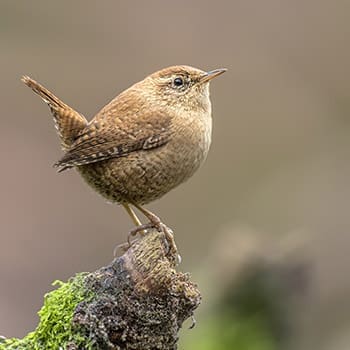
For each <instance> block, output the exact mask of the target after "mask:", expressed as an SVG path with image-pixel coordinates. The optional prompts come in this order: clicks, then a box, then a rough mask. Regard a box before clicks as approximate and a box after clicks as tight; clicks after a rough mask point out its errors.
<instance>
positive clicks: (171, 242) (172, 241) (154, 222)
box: [132, 203, 181, 260]
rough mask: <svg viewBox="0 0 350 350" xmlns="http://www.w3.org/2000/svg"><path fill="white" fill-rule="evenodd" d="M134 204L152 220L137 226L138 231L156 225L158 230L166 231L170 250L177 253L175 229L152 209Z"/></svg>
mask: <svg viewBox="0 0 350 350" xmlns="http://www.w3.org/2000/svg"><path fill="white" fill-rule="evenodd" d="M132 205H133V206H135V207H136V208H137V209H138V210H139V211H140V212H141V213H142V214H143V215H145V216H146V218H147V219H148V220H149V221H150V223H149V224H146V225H141V226H138V227H136V228H135V230H137V231H136V232H138V231H139V230H144V229H145V228H150V227H155V228H156V229H157V230H158V231H160V232H163V233H164V235H165V238H166V240H167V242H168V244H169V247H170V251H171V252H173V253H175V254H177V247H176V244H175V239H174V235H173V231H172V230H171V229H170V228H169V227H167V226H166V225H165V224H163V223H162V221H161V220H160V218H159V217H158V216H157V215H155V214H153V213H152V212H151V211H149V210H147V209H145V208H143V207H141V206H140V205H138V204H137V203H132ZM177 259H178V260H180V259H181V258H180V256H178V257H177Z"/></svg>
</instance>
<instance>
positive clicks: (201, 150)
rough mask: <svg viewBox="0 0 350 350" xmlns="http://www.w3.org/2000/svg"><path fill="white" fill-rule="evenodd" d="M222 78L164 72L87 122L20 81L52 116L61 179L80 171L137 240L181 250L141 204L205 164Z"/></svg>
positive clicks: (187, 70) (186, 70) (183, 70)
mask: <svg viewBox="0 0 350 350" xmlns="http://www.w3.org/2000/svg"><path fill="white" fill-rule="evenodd" d="M225 71H226V69H225V68H219V69H214V70H211V71H203V70H201V69H198V68H193V67H190V66H186V65H177V66H171V67H167V68H164V69H161V70H159V71H157V72H155V73H152V74H150V75H148V76H146V77H145V78H144V79H143V80H141V81H139V82H137V83H135V84H134V85H132V86H131V87H129V88H128V89H126V90H124V91H123V92H121V93H120V94H119V95H117V96H116V97H115V98H114V99H112V100H111V101H110V102H109V103H108V104H107V105H106V106H104V107H103V108H102V109H101V110H100V111H99V112H98V113H97V114H96V115H95V116H94V117H93V118H92V119H91V120H90V121H88V120H87V119H86V118H85V117H84V116H83V115H82V114H81V113H79V112H77V111H76V110H75V109H73V108H72V107H70V106H68V105H67V104H65V103H64V102H63V101H61V100H60V99H59V98H58V97H56V96H55V95H54V94H53V93H52V92H50V91H49V90H48V89H46V88H45V87H43V86H42V85H40V84H39V83H38V82H36V81H35V80H34V79H32V78H30V77H29V76H23V77H22V81H23V82H24V83H25V84H26V85H27V86H28V87H29V88H31V89H32V90H33V91H34V92H35V93H36V94H37V95H39V96H40V97H41V98H42V99H43V100H44V102H45V103H46V104H47V105H48V106H49V108H50V110H51V113H52V116H53V120H54V123H55V128H56V130H57V133H58V136H59V138H60V142H61V147H62V150H63V151H64V155H63V157H62V158H61V159H60V160H58V161H57V162H56V163H55V164H54V166H55V167H56V168H57V169H58V172H62V171H65V170H68V169H72V168H75V169H76V170H77V171H78V172H79V173H80V175H81V176H82V177H83V179H84V180H85V181H86V182H87V183H88V184H89V185H90V186H91V187H92V188H93V189H95V190H96V191H97V192H98V193H99V194H101V195H102V196H103V197H104V198H105V199H107V200H108V201H110V202H114V203H118V204H120V205H122V206H123V207H124V208H125V210H126V212H127V213H128V214H129V216H130V217H131V219H132V221H133V223H134V224H135V228H134V229H133V230H132V231H131V234H132V235H135V234H136V233H137V232H141V233H144V232H145V230H146V229H148V228H150V227H155V228H157V229H158V230H159V231H162V232H164V233H165V235H166V237H167V238H168V239H169V241H170V245H171V247H172V248H173V250H176V245H175V242H174V240H173V236H172V231H171V229H169V228H168V227H167V226H166V225H165V224H164V223H163V222H162V221H161V219H160V218H159V217H158V216H157V215H156V214H154V213H153V212H151V211H150V210H148V209H146V208H145V207H144V205H146V204H148V203H150V202H153V201H155V200H157V199H159V198H160V197H162V196H163V195H165V194H166V193H168V192H169V191H170V190H172V189H174V188H175V187H177V186H178V185H180V184H181V183H183V182H185V181H186V180H188V179H189V178H190V177H191V176H192V175H193V174H194V173H195V172H196V170H197V169H198V168H199V167H200V166H201V165H202V164H203V162H204V161H205V159H206V157H207V154H208V151H209V147H210V144H211V134H212V108H211V101H210V97H209V83H210V82H211V80H212V79H213V78H215V77H217V76H219V75H221V74H223V73H224V72H225ZM133 208H136V209H138V210H139V211H140V212H141V213H142V214H143V215H144V216H145V217H146V218H147V219H148V223H147V224H142V222H141V220H140V219H139V217H138V216H137V215H136V213H135V210H134V209H133Z"/></svg>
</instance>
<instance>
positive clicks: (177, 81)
mask: <svg viewBox="0 0 350 350" xmlns="http://www.w3.org/2000/svg"><path fill="white" fill-rule="evenodd" d="M183 84H184V81H183V79H182V78H180V77H177V78H175V79H174V86H176V87H179V86H182V85H183Z"/></svg>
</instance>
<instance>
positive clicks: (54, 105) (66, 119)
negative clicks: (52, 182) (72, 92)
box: [22, 76, 87, 151]
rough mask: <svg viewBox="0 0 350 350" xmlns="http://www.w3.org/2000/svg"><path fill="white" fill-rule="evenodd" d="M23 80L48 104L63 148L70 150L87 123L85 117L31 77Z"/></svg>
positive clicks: (25, 77)
mask: <svg viewBox="0 0 350 350" xmlns="http://www.w3.org/2000/svg"><path fill="white" fill-rule="evenodd" d="M22 81H23V83H24V84H26V85H27V86H28V87H30V88H31V89H32V90H33V91H34V92H35V93H36V94H38V95H39V96H40V97H41V98H42V99H43V100H44V101H45V102H46V103H47V104H48V106H49V107H50V109H51V113H52V115H53V119H54V122H55V127H56V130H57V132H58V135H59V137H60V139H61V145H62V148H63V150H65V151H67V150H69V148H70V146H71V145H72V143H73V142H74V140H75V139H76V137H77V135H78V133H79V132H80V131H81V130H82V129H84V128H85V126H86V125H87V120H86V119H85V117H84V116H83V115H81V114H80V113H78V112H77V111H75V110H74V109H73V108H71V107H69V106H68V105H66V104H65V103H64V102H62V101H61V100H60V99H59V98H58V97H56V96H55V95H54V94H53V93H51V92H50V91H49V90H47V89H46V88H44V87H43V86H42V85H40V84H39V83H37V82H36V81H35V80H33V79H31V78H30V77H28V76H23V77H22Z"/></svg>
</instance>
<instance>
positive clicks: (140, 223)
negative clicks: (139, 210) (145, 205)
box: [122, 203, 142, 226]
mask: <svg viewBox="0 0 350 350" xmlns="http://www.w3.org/2000/svg"><path fill="white" fill-rule="evenodd" d="M122 205H123V207H124V208H125V210H126V212H127V213H128V214H129V215H130V217H131V220H132V221H133V222H134V224H135V225H136V226H141V225H142V222H141V221H140V219H139V218H138V217H137V215H136V214H135V212H134V211H133V210H132V208H131V207H130V205H129V204H128V203H122Z"/></svg>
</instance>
